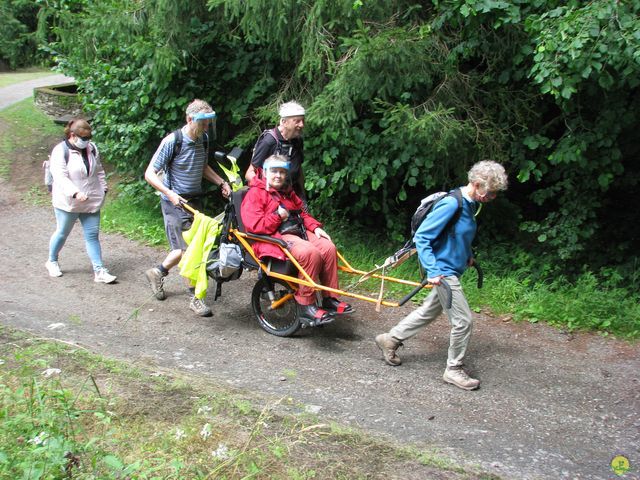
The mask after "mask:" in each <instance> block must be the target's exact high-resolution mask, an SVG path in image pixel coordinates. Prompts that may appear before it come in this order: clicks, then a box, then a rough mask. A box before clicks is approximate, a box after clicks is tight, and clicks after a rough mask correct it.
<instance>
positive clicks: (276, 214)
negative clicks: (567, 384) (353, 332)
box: [241, 155, 353, 325]
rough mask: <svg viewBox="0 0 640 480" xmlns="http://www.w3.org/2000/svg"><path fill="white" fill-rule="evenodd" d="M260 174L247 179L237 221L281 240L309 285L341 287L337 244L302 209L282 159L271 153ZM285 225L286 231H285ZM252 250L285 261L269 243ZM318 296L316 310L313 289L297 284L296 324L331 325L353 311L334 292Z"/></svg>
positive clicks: (259, 254)
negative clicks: (337, 317) (309, 280)
mask: <svg viewBox="0 0 640 480" xmlns="http://www.w3.org/2000/svg"><path fill="white" fill-rule="evenodd" d="M263 170H264V178H258V176H255V177H253V178H252V179H251V181H250V184H249V185H250V187H251V188H249V191H248V192H247V195H246V196H245V198H244V200H243V201H242V207H241V215H242V222H243V223H244V226H245V228H246V229H247V232H249V233H257V234H260V235H270V236H273V237H275V238H281V239H282V240H284V241H285V242H287V244H288V246H289V251H290V252H291V254H292V255H293V257H294V258H295V259H296V260H297V261H298V263H300V265H301V266H302V267H303V268H304V270H305V271H306V272H307V273H308V274H309V276H310V277H311V278H312V279H313V280H314V281H316V282H319V283H320V284H322V285H324V286H326V287H329V288H334V289H338V288H340V287H339V286H338V259H337V256H336V246H335V245H334V244H333V242H332V241H331V238H330V237H329V235H327V233H326V232H325V231H324V230H323V229H322V224H321V223H320V222H319V221H318V220H316V219H315V218H313V217H312V216H311V215H309V214H308V213H307V212H305V211H304V210H303V204H302V200H300V197H298V195H296V193H295V192H294V191H293V189H292V188H291V185H290V182H288V180H287V174H288V171H289V162H288V161H287V158H286V157H284V156H282V155H272V156H271V157H269V158H267V159H266V160H265V162H264V165H263ZM297 215H299V217H300V218H299V220H300V221H301V222H302V223H303V225H304V229H303V230H304V231H302V230H300V229H297V228H295V225H296V224H297V222H295V221H294V218H293V217H294V216H297ZM287 226H290V229H288V230H287V228H286V227H287ZM304 237H306V239H305V238H304ZM253 249H254V251H255V253H256V255H258V257H260V258H263V257H274V258H278V259H280V260H285V259H286V257H285V255H284V254H283V253H282V250H280V248H279V247H277V246H276V245H273V244H271V243H266V242H255V243H254V244H253ZM323 294H324V298H323V300H322V307H319V306H317V305H316V296H315V291H314V290H313V288H311V287H306V286H304V285H300V287H299V288H298V290H297V291H296V294H295V299H296V302H297V303H298V315H299V317H300V320H302V321H303V322H307V323H310V322H313V323H314V324H316V325H317V324H322V323H328V322H330V321H332V320H333V317H334V315H335V314H337V313H338V314H339V313H352V312H353V308H352V307H351V305H349V304H348V303H345V302H341V301H340V300H338V299H337V298H336V297H335V296H334V294H332V293H329V292H323Z"/></svg>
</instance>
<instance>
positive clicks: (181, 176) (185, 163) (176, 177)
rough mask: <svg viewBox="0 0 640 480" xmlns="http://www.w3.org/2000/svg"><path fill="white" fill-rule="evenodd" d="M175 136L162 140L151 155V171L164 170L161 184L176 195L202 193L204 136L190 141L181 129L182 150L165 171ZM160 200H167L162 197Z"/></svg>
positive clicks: (204, 156)
mask: <svg viewBox="0 0 640 480" xmlns="http://www.w3.org/2000/svg"><path fill="white" fill-rule="evenodd" d="M175 140H176V139H175V135H174V134H173V133H170V134H169V135H167V136H166V137H164V138H163V139H162V142H160V146H159V147H158V149H157V150H156V153H154V154H153V159H152V160H153V169H154V170H155V171H156V172H159V171H160V170H164V172H165V175H164V177H163V179H162V183H163V184H164V185H165V186H166V187H167V188H171V190H173V191H174V192H176V193H177V194H178V195H195V194H198V193H200V192H202V173H203V171H204V166H205V165H206V163H207V158H206V151H205V139H204V135H202V136H201V137H200V138H198V139H196V140H192V139H191V138H190V137H189V135H188V134H187V132H186V128H185V127H183V128H182V148H181V149H180V153H178V155H176V158H174V159H173V161H172V162H171V164H170V165H169V170H168V171H167V170H166V166H167V161H168V160H169V159H170V158H171V155H173V149H174V146H175ZM162 198H164V199H165V200H166V199H167V198H166V197H165V196H164V195H162Z"/></svg>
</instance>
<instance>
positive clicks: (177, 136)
mask: <svg viewBox="0 0 640 480" xmlns="http://www.w3.org/2000/svg"><path fill="white" fill-rule="evenodd" d="M173 137H174V143H173V151H172V152H171V156H170V157H169V159H168V160H167V164H166V165H165V167H164V174H165V175H166V176H167V179H168V180H169V185H167V186H168V187H169V190H171V174H170V173H169V170H171V163H173V160H174V159H175V158H176V157H177V156H178V155H179V154H180V151H181V150H182V129H181V128H179V129H177V130H175V131H174V132H173Z"/></svg>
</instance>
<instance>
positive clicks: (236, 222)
mask: <svg viewBox="0 0 640 480" xmlns="http://www.w3.org/2000/svg"><path fill="white" fill-rule="evenodd" d="M247 191H248V187H243V188H241V189H239V190H237V191H235V192H233V194H232V196H231V199H230V201H229V204H228V205H227V207H226V210H225V227H224V228H223V232H222V237H223V238H222V241H223V242H224V241H226V242H234V243H237V244H239V245H240V247H241V249H242V253H243V266H244V268H246V269H249V270H258V271H259V275H258V281H257V283H256V284H255V286H254V287H253V291H252V292H251V306H252V308H253V312H254V314H255V316H256V319H257V320H258V323H259V324H260V326H261V327H262V328H263V329H264V330H265V331H267V332H268V333H271V334H272V335H277V336H280V337H287V336H291V335H293V334H294V333H296V332H297V331H298V330H299V329H300V328H304V327H313V326H316V325H315V324H314V323H313V322H304V323H303V322H302V321H301V320H300V318H299V317H298V312H297V303H296V302H295V300H294V292H295V291H296V290H297V289H298V287H299V286H300V285H306V286H309V287H312V288H313V289H314V290H315V291H316V292H331V293H334V294H336V295H339V296H346V297H352V298H357V299H359V300H363V301H367V302H371V303H375V304H377V306H378V307H379V306H380V305H383V306H387V307H398V306H401V305H404V304H405V303H406V302H408V301H409V300H410V299H411V298H412V297H413V296H414V295H415V294H417V293H418V292H419V291H420V290H422V289H424V288H431V287H432V285H430V284H428V282H427V280H426V278H425V279H424V280H423V281H422V282H415V281H410V280H403V279H400V278H395V277H390V276H386V275H384V270H382V272H383V273H382V274H379V273H376V272H377V271H378V270H379V268H376V269H374V270H372V271H370V272H365V271H362V270H358V269H356V268H354V267H352V266H351V265H350V264H349V263H348V262H347V261H346V260H345V258H344V257H343V256H342V254H341V253H340V252H337V255H338V270H340V271H342V272H345V273H347V274H352V275H359V276H360V277H361V279H364V278H365V277H366V278H377V279H379V280H381V281H382V282H384V281H389V282H393V283H398V284H403V285H407V286H413V287H415V288H414V289H413V290H412V291H411V292H410V293H408V294H407V295H406V296H405V297H404V298H402V299H401V300H400V301H399V302H394V301H388V300H384V299H382V296H379V297H378V298H375V297H370V296H366V295H360V294H357V293H353V292H349V291H344V290H340V289H333V288H329V287H326V286H324V285H320V284H318V283H317V282H315V281H314V280H313V279H312V278H311V277H310V276H309V275H308V274H307V272H305V271H304V269H303V268H302V266H300V264H299V263H298V262H297V261H296V259H295V258H294V257H293V255H291V253H290V252H289V250H288V248H287V243H286V242H285V241H283V240H281V239H278V238H274V237H270V236H266V235H257V234H253V233H248V232H247V231H246V229H245V227H244V224H243V223H242V218H241V215H240V211H241V210H240V205H241V204H242V200H243V198H244V196H245V195H246V193H247ZM187 208H188V207H187ZM188 209H190V208H188ZM190 210H191V209H190ZM255 242H268V243H271V244H274V245H277V246H278V247H279V248H280V249H281V250H282V252H283V253H284V255H285V256H286V258H287V260H285V261H282V260H279V259H276V258H263V259H260V258H258V257H257V256H256V254H255V252H254V250H253V248H252V244H253V243H255ZM298 274H300V276H299V275H298ZM300 277H302V278H300ZM442 286H443V287H444V288H445V294H446V295H448V297H447V298H448V302H449V303H450V301H451V300H450V299H451V290H450V288H449V286H448V285H446V283H444V284H442Z"/></svg>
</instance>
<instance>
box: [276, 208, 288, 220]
mask: <svg viewBox="0 0 640 480" xmlns="http://www.w3.org/2000/svg"><path fill="white" fill-rule="evenodd" d="M276 213H277V214H278V215H280V218H281V219H282V220H283V221H284V220H286V219H287V218H289V210H287V209H286V208H284V207H283V206H282V205H280V206H279V207H278V210H276Z"/></svg>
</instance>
